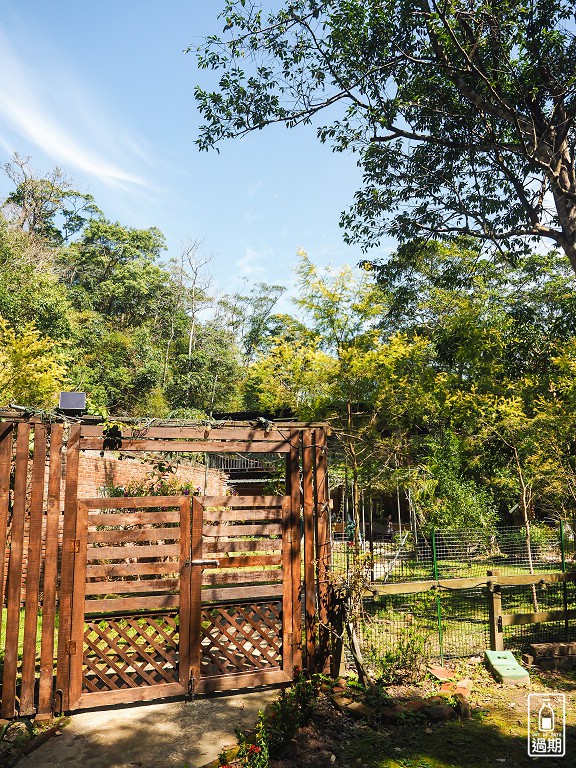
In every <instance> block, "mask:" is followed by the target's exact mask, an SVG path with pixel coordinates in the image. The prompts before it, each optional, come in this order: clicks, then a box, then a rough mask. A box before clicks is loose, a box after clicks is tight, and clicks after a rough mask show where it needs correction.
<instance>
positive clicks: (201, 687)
mask: <svg viewBox="0 0 576 768" xmlns="http://www.w3.org/2000/svg"><path fill="white" fill-rule="evenodd" d="M291 680H292V678H291V677H289V676H288V675H287V674H286V672H284V670H282V669H271V670H267V671H260V672H239V673H238V674H235V675H218V676H215V677H202V678H201V679H200V680H199V681H198V684H197V685H196V686H195V687H194V692H195V693H213V692H214V691H233V690H240V689H242V688H252V687H254V686H260V685H274V684H278V683H289V682H290V681H291Z"/></svg>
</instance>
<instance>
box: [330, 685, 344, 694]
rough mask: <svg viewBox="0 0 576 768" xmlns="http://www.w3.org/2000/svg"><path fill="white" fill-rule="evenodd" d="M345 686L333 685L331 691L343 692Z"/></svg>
mask: <svg viewBox="0 0 576 768" xmlns="http://www.w3.org/2000/svg"><path fill="white" fill-rule="evenodd" d="M344 691H345V688H343V686H341V685H335V686H334V688H332V693H344Z"/></svg>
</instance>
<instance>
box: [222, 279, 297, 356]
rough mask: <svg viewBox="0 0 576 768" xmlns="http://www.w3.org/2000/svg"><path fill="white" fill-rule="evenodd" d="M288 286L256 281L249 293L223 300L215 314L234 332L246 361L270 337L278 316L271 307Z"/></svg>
mask: <svg viewBox="0 0 576 768" xmlns="http://www.w3.org/2000/svg"><path fill="white" fill-rule="evenodd" d="M285 290H286V288H284V286H283V285H269V284H268V283H255V284H254V285H252V286H251V288H250V290H249V291H248V293H240V292H236V293H233V294H232V295H227V296H223V297H222V299H221V300H220V302H219V306H218V309H217V314H216V317H217V319H218V321H219V322H221V323H223V324H224V325H225V326H226V327H228V328H230V330H232V331H233V332H234V334H235V336H236V338H237V339H238V344H239V346H240V349H241V351H242V358H243V361H244V363H245V364H248V363H250V362H251V361H252V360H253V359H254V356H255V354H256V352H257V350H258V349H259V348H260V347H261V346H262V345H263V344H265V343H266V339H267V338H269V336H270V328H271V326H272V325H273V324H274V317H275V316H274V315H273V314H272V310H273V309H274V306H275V305H276V303H277V301H278V299H279V298H280V296H282V294H283V293H284V291H285Z"/></svg>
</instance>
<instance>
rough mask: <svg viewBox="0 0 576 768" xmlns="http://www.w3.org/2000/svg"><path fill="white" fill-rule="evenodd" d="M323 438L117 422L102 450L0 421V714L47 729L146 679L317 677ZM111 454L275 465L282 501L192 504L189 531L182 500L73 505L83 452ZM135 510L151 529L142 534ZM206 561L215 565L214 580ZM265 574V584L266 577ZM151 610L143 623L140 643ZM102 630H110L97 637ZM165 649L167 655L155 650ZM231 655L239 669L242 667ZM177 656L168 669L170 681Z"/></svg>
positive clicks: (225, 683) (98, 441) (314, 429)
mask: <svg viewBox="0 0 576 768" xmlns="http://www.w3.org/2000/svg"><path fill="white" fill-rule="evenodd" d="M326 438H327V433H326V429H325V427H324V425H310V424H294V423H290V424H287V423H282V424H280V425H276V424H272V425H270V424H267V425H264V426H263V427H259V428H255V427H253V426H251V425H250V424H246V423H241V424H240V423H233V424H230V423H228V424H226V425H222V426H218V425H216V426H214V427H212V429H210V428H209V427H206V426H204V425H193V424H187V425H183V426H180V425H178V426H175V425H170V424H167V425H161V426H154V427H151V428H149V429H147V430H145V429H142V428H137V427H131V426H130V425H129V424H126V426H125V427H123V428H122V430H121V432H120V434H118V433H116V434H115V435H114V439H113V441H112V442H111V441H110V435H109V433H108V432H106V431H105V429H104V427H103V426H102V425H98V424H96V423H94V422H90V421H87V422H83V423H73V424H71V425H70V424H66V423H62V422H58V421H52V422H51V423H44V422H42V421H39V420H34V419H32V420H25V419H18V418H13V419H12V420H9V421H5V422H3V423H0V574H2V573H4V571H5V570H6V572H7V579H6V583H5V589H4V580H0V605H2V606H5V607H3V613H2V624H1V627H0V632H1V634H0V654H1V653H2V651H3V673H2V702H1V706H0V715H1V716H2V717H4V718H12V717H14V716H16V715H19V716H34V715H35V716H36V717H37V718H39V719H48V718H50V717H51V716H52V714H53V712H54V711H55V710H56V711H60V710H68V709H71V708H75V707H78V706H92V705H93V703H96V699H98V702H97V703H98V704H102V705H104V704H107V703H109V704H112V703H115V702H116V701H129V700H137V699H143V698H148V699H153V698H157V697H159V696H161V695H166V693H165V692H164V689H163V688H162V686H160V687H157V688H154V685H153V684H152V682H153V678H154V679H155V678H157V680H156V682H158V680H161V681H164V682H163V683H162V684H164V683H166V684H167V685H168V686H171V685H172V681H174V682H175V683H177V687H178V686H179V690H180V691H184V692H185V690H186V689H188V690H189V691H190V692H192V693H193V692H202V691H207V690H226V689H229V688H231V687H238V688H241V687H245V686H252V685H255V684H259V683H262V682H272V681H278V680H280V678H282V679H283V680H289V679H291V677H292V667H293V666H294V665H299V666H300V665H302V663H303V662H304V664H305V665H306V666H308V668H310V669H311V670H313V669H324V668H325V666H326V664H327V662H328V657H329V653H330V649H329V639H330V638H329V631H328V613H329V604H328V599H329V592H328V569H329V562H330V535H329V522H328V514H327V513H328V490H327V447H326ZM120 448H121V449H122V450H130V451H146V452H148V451H154V452H155V453H158V452H162V451H167V452H170V453H175V452H181V453H195V452H212V451H214V452H218V453H238V452H240V453H248V454H259V453H279V454H283V455H285V457H286V491H285V494H286V499H285V501H284V500H282V497H272V498H271V499H262V498H260V499H259V500H258V499H254V498H251V499H248V500H244V501H242V499H234V497H232V499H230V500H228V501H227V500H226V499H225V498H221V499H219V500H218V499H217V500H216V501H215V500H214V499H201V498H198V499H196V498H195V499H194V503H193V506H192V507H190V509H192V514H191V517H189V518H186V515H185V514H184V513H183V512H182V510H183V509H187V508H188V507H187V503H188V506H189V502H186V500H185V499H184V501H183V500H182V498H177V499H176V498H172V497H171V500H170V499H164V500H161V499H158V498H154V497H148V498H146V499H142V498H140V499H131V500H122V499H115V500H114V499H106V500H105V499H98V498H97V493H96V489H94V493H92V494H91V498H79V497H78V468H79V463H80V461H81V455H82V454H81V452H82V451H83V450H87V449H91V450H94V449H96V450H99V451H107V450H112V449H115V450H118V449H120ZM63 477H64V478H65V492H64V494H62V493H61V487H62V479H63ZM278 498H279V499H280V501H275V500H274V499H276V500H277V499H278ZM160 502H162V506H160V507H159V508H158V505H159V504H160ZM123 503H125V506H126V507H127V509H126V511H125V512H122V506H123ZM174 504H176V506H177V508H178V509H180V512H178V514H177V517H178V520H179V522H178V525H179V526H180V529H179V531H178V535H177V536H176V534H175V533H174V532H173V531H172V532H170V531H168V532H167V530H166V525H167V526H168V528H170V526H171V525H172V526H175V525H176V523H175V522H173V523H169V524H166V525H161V524H160V523H161V521H162V520H164V519H165V518H166V520H168V517H170V515H172V517H173V516H174V513H172V512H169V511H166V512H162V509H163V507H164V508H166V509H168V507H169V506H172V507H173V506H174ZM278 504H279V505H280V506H278ZM182 505H184V506H182ZM274 505H276V506H274ZM113 508H116V514H115V516H114V517H113V516H112V515H111V514H110V513H111V512H113V511H114V509H113ZM222 508H224V509H227V510H228V511H224V512H220V511H219V509H222ZM146 509H149V510H150V512H154V514H155V515H156V517H157V518H158V519H157V520H156V519H154V521H153V522H150V521H152V515H151V514H148V515H147V514H145V512H146ZM139 510H144V511H139ZM204 510H206V511H205V512H204ZM182 515H184V516H182ZM167 516H168V517H167ZM129 518H130V519H129ZM170 519H172V518H171V517H170ZM301 519H302V520H303V528H304V539H303V541H304V543H303V549H302V551H301V548H300V529H301ZM187 521H188V522H187ZM190 521H191V524H190ZM198 521H200V522H198ZM202 521H204V522H202ZM111 526H112V527H111ZM198 526H200V527H199V528H198ZM217 529H218V530H217ZM195 531H196V533H195ZM152 533H154V535H152ZM216 534H218V535H216ZM166 536H168V538H166ZM198 536H200V538H198ZM247 536H248V537H250V538H251V539H255V540H258V541H259V542H260V543H259V544H258V550H254V551H253V552H250V549H251V547H254V546H256V545H255V544H253V543H251V542H250V540H249V539H247V538H246V537H247ZM104 539H106V541H104ZM275 540H277V542H278V545H277V546H276V545H275V544H274V541H275ZM119 542H120V543H121V544H122V546H120V547H117V549H116V550H115V551H113V550H114V548H115V547H116V546H117V544H118V543H119ZM146 546H147V547H148V549H147V551H146V552H145V551H144V550H145V549H146ZM120 550H122V551H120ZM176 550H178V554H177V556H176V555H175V554H174V553H175V552H176ZM261 550H262V551H264V554H260V551H261ZM118 558H120V560H119V559H118ZM174 558H176V560H174ZM217 559H219V560H221V561H222V564H223V565H224V566H226V567H223V568H221V569H218V570H214V569H211V568H210V563H212V564H213V563H214V561H215V560H217ZM171 561H172V562H171ZM264 561H266V562H265V563H264ZM170 562H171V564H170ZM138 563H141V565H138ZM263 564H264V565H263ZM231 566H234V567H231ZM262 568H265V569H268V570H269V571H270V572H269V573H268V574H267V575H264V576H263V575H262V573H263V571H262ZM258 569H260V573H256V572H255V571H257V570H258ZM264 573H265V574H266V571H264ZM277 576H278V578H277ZM142 579H143V580H142ZM102 580H104V581H105V584H106V586H105V587H104V586H102V584H101V582H102ZM170 580H172V582H173V583H171V584H170V585H168V586H167V582H168V581H170ZM152 581H156V583H154V584H152ZM160 582H162V584H160ZM188 585H189V587H188ZM243 585H247V586H243ZM104 589H105V592H104V591H103V590H104ZM158 590H160V592H158ZM154 595H157V597H156V598H155V597H154ZM158 596H159V597H160V598H161V599H160V600H159V601H158V599H157V598H158ZM136 603H138V605H137V606H136ZM152 603H154V606H152ZM135 606H136V607H135ZM149 607H151V609H152V608H153V612H152V613H151V614H150V622H151V623H150V625H149V626H148V629H146V630H143V629H141V628H142V627H143V626H144V624H145V621H144V615H143V611H144V613H145V611H146V610H147V609H148V608H149ZM158 611H164V613H163V616H164V618H162V620H161V621H159V620H158ZM170 611H172V613H170ZM288 613H289V614H290V615H287V614H288ZM302 616H304V626H302ZM127 621H128V623H129V624H130V627H131V629H129V630H127V629H126V626H128V625H127V623H126V622H127ZM106 622H108V624H109V625H110V626H111V627H112V629H111V630H110V631H109V632H108V634H107V636H106V638H104V637H103V634H102V632H103V630H102V626H104V624H105V623H106ZM130 622H131V623H130ZM171 622H172V624H171ZM170 626H171V627H172V628H171V629H170ZM139 627H140V629H139ZM151 627H152V628H151ZM139 632H140V640H138V639H134V638H137V636H138V633H139ZM154 633H155V634H154ZM162 638H163V639H162ZM238 638H243V639H241V640H239V639H238ZM147 643H149V644H151V645H150V647H154V648H155V649H156V650H155V651H153V652H151V651H150V648H148V646H147V645H146V644H147ZM266 643H268V646H266ZM106 644H107V645H106ZM175 644H176V645H175ZM259 645H260V646H261V649H260V650H258V646H259ZM105 646H106V648H105ZM144 646H146V648H148V650H146V649H145V648H144ZM176 646H178V647H179V651H178V652H177V653H176V654H175V655H174V652H173V650H167V649H169V648H172V649H173V648H174V647H176ZM265 646H266V647H265ZM95 649H96V650H95ZM242 653H244V655H245V656H246V657H247V658H248V663H247V664H245V663H242V662H241V661H239V657H240V656H241V655H242ZM138 654H139V655H138ZM158 654H159V656H158ZM160 657H162V659H164V660H163V661H162V660H159V659H160ZM168 657H169V658H168ZM170 659H172V661H170ZM175 659H176V660H177V661H176V663H177V664H178V665H179V668H178V670H176V671H173V672H172V671H170V672H168V671H166V670H167V669H169V668H170V669H171V667H170V665H171V664H172V666H174V660H175ZM185 659H189V664H188V662H186V664H187V665H188V666H186V665H185V663H184V662H185ZM106 665H107V667H106V669H104V667H105V666H106ZM150 668H153V669H155V670H156V672H157V673H158V674H157V675H156V673H154V674H152V673H151V672H150ZM147 686H148V687H147ZM128 689H130V690H129V692H128V693H127V692H126V691H127V690H128ZM135 689H138V691H139V692H138V693H135ZM170 690H172V691H173V690H175V688H174V686H172V687H171V688H170ZM130 691H131V692H130ZM88 700H90V702H92V703H90V704H88V703H87V702H88Z"/></svg>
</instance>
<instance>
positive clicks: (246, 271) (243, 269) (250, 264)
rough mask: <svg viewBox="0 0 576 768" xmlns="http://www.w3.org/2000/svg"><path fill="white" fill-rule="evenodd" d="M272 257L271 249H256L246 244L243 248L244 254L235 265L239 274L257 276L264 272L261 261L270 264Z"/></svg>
mask: <svg viewBox="0 0 576 768" xmlns="http://www.w3.org/2000/svg"><path fill="white" fill-rule="evenodd" d="M273 257H274V251H272V250H271V249H267V250H264V251H258V250H256V248H252V247H251V246H248V247H246V248H245V249H244V256H242V258H240V259H238V261H237V262H236V266H237V267H238V272H239V274H240V275H242V276H245V277H255V278H259V277H261V276H262V275H263V274H264V273H265V272H266V268H265V266H264V264H262V262H263V261H268V263H269V264H270V263H271V260H272V258H273Z"/></svg>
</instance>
